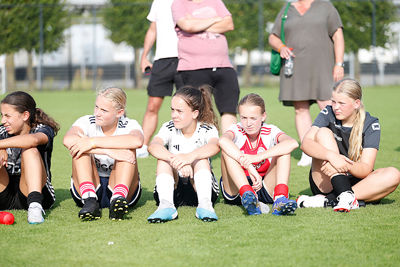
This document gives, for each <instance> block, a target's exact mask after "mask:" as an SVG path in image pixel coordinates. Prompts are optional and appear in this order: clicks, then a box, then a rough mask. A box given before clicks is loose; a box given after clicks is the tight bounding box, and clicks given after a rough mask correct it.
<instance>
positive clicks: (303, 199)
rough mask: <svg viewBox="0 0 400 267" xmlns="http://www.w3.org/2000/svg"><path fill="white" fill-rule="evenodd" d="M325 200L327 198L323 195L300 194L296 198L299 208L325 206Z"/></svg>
mask: <svg viewBox="0 0 400 267" xmlns="http://www.w3.org/2000/svg"><path fill="white" fill-rule="evenodd" d="M327 201H328V199H327V198H326V197H325V196H324V195H315V196H307V195H301V196H299V197H298V198H297V200H296V202H297V206H298V207H299V208H324V207H326V206H327Z"/></svg>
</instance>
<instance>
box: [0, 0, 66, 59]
mask: <svg viewBox="0 0 400 267" xmlns="http://www.w3.org/2000/svg"><path fill="white" fill-rule="evenodd" d="M40 5H41V6H42V21H43V51H44V52H51V51H54V50H57V49H58V48H59V47H60V46H61V45H62V44H63V42H64V35H63V32H64V30H65V29H66V28H67V27H68V24H67V23H66V18H67V15H68V14H67V11H66V10H65V7H64V5H63V4H62V1H61V0H38V1H29V0H3V1H1V4H0V25H1V26H0V39H1V40H2V41H1V42H0V54H1V53H10V52H16V51H18V50H20V49H25V50H27V51H35V52H39V47H40V37H39V35H40V27H39V23H40V10H41V9H40Z"/></svg>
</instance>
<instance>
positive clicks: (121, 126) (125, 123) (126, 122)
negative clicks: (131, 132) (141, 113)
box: [118, 121, 128, 128]
mask: <svg viewBox="0 0 400 267" xmlns="http://www.w3.org/2000/svg"><path fill="white" fill-rule="evenodd" d="M126 125H128V121H119V122H118V128H126Z"/></svg>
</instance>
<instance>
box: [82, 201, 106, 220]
mask: <svg viewBox="0 0 400 267" xmlns="http://www.w3.org/2000/svg"><path fill="white" fill-rule="evenodd" d="M83 201H84V204H83V207H82V209H81V210H80V211H79V214H78V216H79V218H81V220H82V221H91V220H97V219H100V217H101V212H100V206H99V202H98V201H97V199H96V198H94V197H88V198H87V199H85V200H83Z"/></svg>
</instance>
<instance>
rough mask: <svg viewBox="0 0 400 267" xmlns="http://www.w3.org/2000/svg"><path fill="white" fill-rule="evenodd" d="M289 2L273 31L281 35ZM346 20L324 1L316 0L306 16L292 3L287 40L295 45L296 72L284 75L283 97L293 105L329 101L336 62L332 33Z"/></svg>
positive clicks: (281, 78)
mask: <svg viewBox="0 0 400 267" xmlns="http://www.w3.org/2000/svg"><path fill="white" fill-rule="evenodd" d="M285 7H286V4H285V5H284V6H283V8H282V10H281V11H280V12H279V14H278V16H277V17H276V19H275V24H274V27H273V28H272V33H273V34H275V35H276V36H278V37H279V38H280V36H281V17H282V14H283V12H284V9H285ZM342 27H343V25H342V21H341V19H340V16H339V14H338V12H337V10H336V8H335V7H334V6H333V5H332V4H331V3H330V2H329V1H324V0H314V2H312V4H311V6H310V8H309V9H308V10H307V12H306V13H305V14H304V15H300V14H299V12H298V11H297V9H296V8H295V7H294V6H293V5H291V6H290V7H289V10H288V13H287V19H286V22H285V26H284V30H285V43H286V45H287V46H288V47H292V48H293V53H294V54H295V58H294V74H293V75H292V76H291V77H289V78H288V77H285V75H284V73H283V72H284V71H283V67H282V69H281V74H280V94H279V100H280V101H283V104H284V105H286V106H288V105H293V104H292V101H304V100H309V101H310V103H315V102H316V100H329V99H330V98H331V95H332V86H333V75H332V72H333V67H334V64H335V57H334V55H335V54H334V49H333V40H332V36H333V35H334V33H335V32H336V30H337V29H338V28H342Z"/></svg>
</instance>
